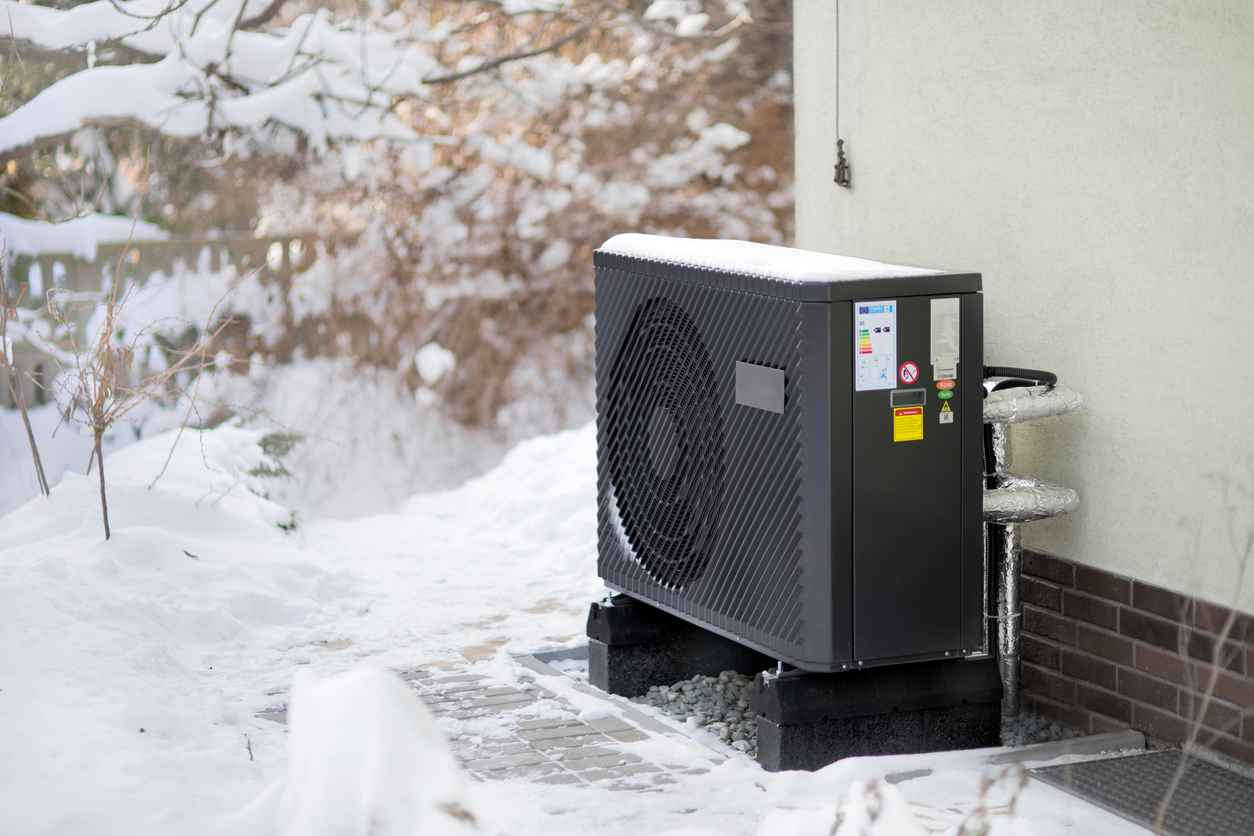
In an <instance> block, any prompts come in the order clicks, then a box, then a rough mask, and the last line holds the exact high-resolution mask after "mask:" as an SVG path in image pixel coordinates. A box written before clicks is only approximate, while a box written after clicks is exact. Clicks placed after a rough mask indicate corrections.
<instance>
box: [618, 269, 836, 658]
mask: <svg viewBox="0 0 1254 836" xmlns="http://www.w3.org/2000/svg"><path fill="white" fill-rule="evenodd" d="M600 263H601V262H600V261H598V264H600ZM668 269H669V268H667V267H665V266H661V267H655V268H654V269H653V270H652V272H653V275H644V274H641V273H636V272H627V271H624V270H618V269H614V268H611V267H606V266H600V267H598V270H597V280H596V295H597V322H596V346H597V348H596V351H597V443H598V448H599V449H598V474H597V476H598V500H599V509H598V540H599V542H598V546H599V548H598V555H599V557H598V569H599V571H600V575H601V577H602V578H603V579H604V580H605V581H606V583H607V584H608V585H610V586H611V587H613V588H615V589H618V590H621V591H623V592H627V593H630V594H632V595H634V596H636V597H639V598H642V599H643V600H646V601H649V602H652V603H655V604H657V605H658V606H661V607H663V608H665V609H668V610H670V611H672V612H676V613H679V614H681V615H684V616H685V617H687V618H691V619H694V620H697V621H699V622H701V623H704V624H706V625H708V626H710V627H712V628H714V629H716V630H719V631H721V632H724V633H726V634H728V635H732V636H735V637H738V638H741V639H743V640H745V641H747V642H749V643H751V644H753V645H755V646H757V647H759V648H763V649H767V650H769V651H770V652H771V653H772V654H773V655H775V657H776V658H781V659H800V658H804V657H805V650H806V649H805V647H804V641H803V633H804V631H803V613H802V610H801V588H802V582H803V566H802V550H801V542H802V526H803V520H802V515H801V507H802V493H803V484H802V482H803V476H802V466H801V453H802V445H801V439H800V427H801V415H802V409H803V404H804V403H805V401H806V398H805V391H806V385H807V384H806V379H807V378H806V373H807V369H806V368H805V367H804V364H803V362H802V358H803V354H804V353H803V352H802V350H801V349H802V335H803V329H802V318H801V310H802V303H801V302H799V301H797V300H792V299H781V298H771V297H768V296H764V295H761V294H757V293H749V292H745V291H738V290H729V289H725V288H721V287H714V286H709V285H703V284H700V283H697V282H692V281H676V280H675V279H674V276H673V275H668ZM670 272H674V271H673V270H670ZM738 360H739V361H744V362H747V363H753V364H756V365H761V366H769V367H772V368H776V369H782V370H783V371H784V411H783V413H781V414H776V413H773V412H768V411H764V410H761V409H755V408H752V407H747V406H743V405H740V404H737V403H736V398H735V387H736V375H735V364H736V361H738ZM820 373H821V374H823V375H826V368H824V369H823V370H822V371H821V372H820ZM822 456H823V459H822V461H821V462H820V466H824V464H825V462H826V451H823V453H822ZM820 557H825V555H823V556H820ZM813 617H814V618H815V619H816V623H818V624H823V623H827V622H826V621H825V620H830V612H828V613H814V614H813Z"/></svg>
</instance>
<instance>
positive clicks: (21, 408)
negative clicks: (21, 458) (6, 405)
mask: <svg viewBox="0 0 1254 836" xmlns="http://www.w3.org/2000/svg"><path fill="white" fill-rule="evenodd" d="M8 370H9V393H10V394H11V395H12V396H13V400H14V402H16V403H17V411H18V413H19V414H20V415H21V416H22V426H23V427H25V429H26V442H27V444H29V445H30V455H31V459H32V460H33V461H34V463H35V478H36V479H37V480H38V481H39V491H40V493H42V494H43V495H44V496H51V495H52V489H51V488H49V487H48V477H47V476H46V475H45V474H44V463H43V459H41V458H40V457H39V445H38V443H36V441H35V430H34V429H33V428H32V427H31V424H30V414H29V413H28V412H27V411H26V393H25V392H24V391H22V387H20V386H15V385H14V383H13V379H14V378H15V377H16V376H17V369H16V368H15V367H14V366H9V367H8Z"/></svg>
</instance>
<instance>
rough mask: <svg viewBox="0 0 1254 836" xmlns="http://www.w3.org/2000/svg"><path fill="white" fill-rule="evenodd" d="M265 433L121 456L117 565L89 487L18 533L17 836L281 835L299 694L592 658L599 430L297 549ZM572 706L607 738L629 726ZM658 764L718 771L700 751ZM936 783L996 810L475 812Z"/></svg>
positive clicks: (770, 815) (739, 782)
mask: <svg viewBox="0 0 1254 836" xmlns="http://www.w3.org/2000/svg"><path fill="white" fill-rule="evenodd" d="M261 435H262V434H261V433H259V432H256V431H251V430H245V429H238V428H231V427H223V428H219V429H217V430H214V431H211V432H207V433H203V434H199V433H188V434H186V435H184V437H183V439H182V440H181V441H180V443H179V444H178V445H177V448H176V449H175V452H174V455H173V457H172V459H171V462H170V465H169V468H168V470H167V472H166V473H165V475H164V476H163V477H162V478H161V480H160V481H159V482H158V483H157V484H156V486H155V487H153V488H151V489H150V488H149V484H150V482H151V481H152V479H153V477H154V476H155V475H156V474H157V473H158V472H159V471H160V470H161V467H162V464H163V462H164V461H165V459H166V456H167V453H168V452H169V451H170V449H171V444H172V442H173V436H172V435H165V436H159V437H157V438H153V439H149V440H146V441H143V442H140V443H137V444H135V445H132V446H130V447H127V448H125V449H123V450H120V451H119V452H117V453H115V454H114V455H112V456H110V457H109V458H108V459H107V464H108V473H109V476H110V484H111V488H110V505H111V508H112V510H113V523H114V532H115V534H114V537H113V539H112V540H111V541H108V542H104V541H103V540H102V539H101V535H100V528H99V511H98V506H97V502H98V498H97V495H96V484H95V482H94V481H93V480H91V479H87V478H85V477H81V476H67V477H66V479H65V480H64V481H63V482H62V484H61V485H59V486H58V487H57V488H56V489H55V491H54V494H53V497H52V498H51V500H43V499H36V500H33V501H31V502H30V503H27V504H26V505H24V506H22V507H20V508H18V509H17V510H15V511H14V512H12V513H10V514H9V515H7V516H5V517H3V518H0V612H2V613H3V614H4V620H3V622H2V626H0V832H3V833H6V834H36V833H39V834H43V833H49V834H54V833H55V834H80V833H81V834H89V833H90V834H95V833H106V832H124V833H128V834H150V833H151V834H171V833H232V832H234V833H240V834H243V833H257V834H261V833H277V832H279V831H278V830H277V829H276V828H275V827H274V826H273V823H272V822H271V823H270V824H269V825H267V821H268V820H267V819H266V816H265V810H266V809H268V808H267V806H266V805H267V803H269V802H266V801H265V799H267V798H272V797H273V796H274V794H275V793H276V792H278V791H279V790H278V789H276V787H277V788H281V785H282V782H283V780H284V779H285V776H287V775H289V771H288V762H287V756H288V736H287V732H286V730H285V729H284V727H283V726H282V725H280V724H277V723H274V722H271V721H268V720H265V719H262V718H260V717H258V716H257V715H258V713H259V712H262V711H264V710H265V709H268V708H272V707H273V706H274V705H275V704H276V703H281V702H283V701H284V699H285V697H286V694H287V693H288V689H289V688H290V686H291V683H292V680H293V677H294V675H296V674H297V673H299V672H303V671H309V672H312V674H313V675H314V676H315V677H316V676H322V675H329V674H333V673H337V672H342V671H347V670H350V669H354V668H357V667H358V666H359V665H361V664H362V663H365V662H368V663H370V664H372V665H376V666H384V667H389V668H393V669H398V670H400V669H412V668H414V667H415V666H431V665H436V666H438V665H440V664H456V665H460V666H462V667H465V668H467V669H468V670H471V671H472V672H475V673H482V674H484V675H488V676H490V677H491V678H493V679H498V680H501V681H504V682H518V681H519V680H520V678H523V677H525V676H526V675H527V674H526V672H525V671H523V670H522V669H521V668H520V667H519V666H518V665H517V663H515V662H513V661H512V660H511V659H510V657H509V654H510V653H518V652H525V651H532V650H535V649H537V648H540V647H552V646H558V645H569V644H572V643H576V642H578V641H579V640H580V638H581V636H582V633H583V622H584V617H585V615H586V608H587V605H588V602H589V601H590V600H592V599H593V598H594V597H596V596H597V595H599V594H600V593H601V587H600V585H599V583H598V582H597V579H596V576H595V560H594V555H595V537H596V532H595V519H594V518H595V486H594V479H595V461H594V447H595V444H594V433H593V430H592V428H591V427H585V428H583V429H580V430H575V431H571V432H566V433H561V434H558V435H553V436H548V437H545V438H540V439H536V440H533V441H530V442H527V443H525V444H523V445H521V446H520V447H519V448H517V449H516V450H515V451H514V452H512V453H511V454H510V455H509V456H508V457H507V458H506V460H505V461H504V462H503V463H502V464H501V465H500V466H499V467H498V468H497V469H496V470H495V471H493V472H492V473H490V474H488V475H486V476H484V477H481V478H479V479H476V480H473V481H471V482H469V483H467V484H466V485H464V486H462V487H461V488H458V489H456V490H454V491H450V492H446V493H441V494H432V495H425V496H419V497H416V498H414V499H412V500H411V501H409V502H408V503H407V504H406V505H405V506H404V507H403V508H401V509H400V510H399V511H398V512H397V513H394V514H388V515H384V516H377V517H369V518H359V519H354V520H336V521H330V520H326V521H298V522H297V525H296V528H295V530H294V531H290V532H289V531H286V530H285V529H287V528H290V526H291V523H292V517H291V515H290V512H289V511H287V510H286V509H285V508H284V507H283V506H282V505H280V504H279V503H277V502H275V501H271V500H269V499H266V498H265V494H267V493H275V494H276V495H277V491H278V485H279V484H280V483H277V482H275V481H274V480H273V479H272V478H270V477H268V476H266V473H267V472H268V471H270V470H272V469H273V467H274V465H275V462H273V461H272V460H270V459H268V458H267V457H266V455H265V454H264V453H263V452H262V450H261V448H260V447H259V445H258V442H259V440H260V437H261ZM10 465H11V463H10V462H6V463H5V466H10ZM294 478H296V479H299V478H300V475H299V474H296V475H295V477H294ZM570 700H571V702H572V705H573V706H574V708H575V710H576V711H578V712H580V713H581V714H582V715H583V716H584V717H595V716H598V712H601V713H604V712H606V711H612V708H611V707H610V706H609V704H608V703H606V704H605V705H597V704H592V703H595V702H596V701H595V700H594V699H593V698H590V697H587V696H581V695H572V696H570ZM439 722H440V723H444V726H443V728H444V730H445V731H446V732H447V731H449V730H450V729H449V726H448V724H447V722H446V720H440V721H439ZM657 745H658V746H664V747H668V749H667V751H666V752H665V753H664V754H659V753H654V754H656V755H657V756H658V757H665V758H666V759H667V760H669V761H675V760H676V759H678V760H679V761H680V762H681V763H682V762H683V760H684V758H688V759H691V760H692V762H693V763H694V764H695V763H699V762H700V761H701V759H703V758H705V763H706V764H707V765H708V751H707V750H704V749H703V748H702V747H701V746H699V745H697V744H695V743H693V744H690V745H689V746H688V747H687V748H686V749H685V748H684V747H683V746H681V745H679V744H677V743H675V742H674V741H673V740H669V739H667V740H659V741H657ZM920 764H923V765H926V766H927V768H932V769H934V774H932V775H930V776H928V777H923V778H919V779H917V780H913V781H910V782H907V783H906V784H903V785H901V787H900V789H901V790H902V791H903V792H904V795H905V798H906V800H907V801H908V802H909V803H910V805H911V806H912V807H913V809H914V810H915V814H916V815H918V816H919V818H920V819H921V820H923V821H925V822H927V824H928V829H929V830H933V831H938V832H939V831H944V830H951V829H952V828H954V827H956V826H957V825H958V824H959V823H960V822H961V821H962V820H963V818H964V817H965V816H966V815H967V814H969V813H970V811H971V810H972V809H973V808H974V806H975V805H976V803H977V796H978V792H979V786H978V784H979V775H980V771H981V767H980V761H979V760H978V759H977V758H974V756H972V755H968V754H963V755H941V756H926V757H922V758H888V759H858V760H855V761H848V762H845V763H842V764H838V765H836V766H834V767H830V768H828V769H826V770H823V771H822V772H820V773H817V774H814V775H802V774H784V775H776V776H772V775H767V774H766V773H763V772H762V771H761V770H759V769H758V768H757V766H756V765H755V764H753V763H752V762H751V761H749V760H748V759H747V758H739V757H735V758H730V759H729V760H728V761H726V762H725V763H723V764H721V765H719V766H717V767H715V768H714V769H713V770H712V771H710V772H708V773H706V774H694V775H681V776H679V777H680V780H677V781H676V783H674V784H669V785H666V786H663V787H656V788H653V790H652V791H650V792H645V793H631V792H615V791H613V790H611V789H609V788H605V787H600V786H577V787H570V786H548V785H539V784H533V783H527V782H526V781H522V780H518V781H506V782H492V783H491V784H474V785H472V786H471V787H470V789H469V790H468V792H469V795H470V799H471V801H473V803H474V809H476V810H477V811H478V813H479V815H480V817H481V821H482V822H483V824H484V827H485V828H486V832H494V833H495V832H501V833H511V834H532V833H535V834H540V833H544V834H554V833H559V834H560V833H571V834H574V833H589V832H598V833H610V834H612V833H624V834H626V833H660V832H667V831H671V830H676V831H678V830H680V829H683V828H690V829H691V828H699V829H702V830H704V831H705V832H714V833H744V834H750V833H755V832H761V833H776V832H784V833H787V832H795V833H799V834H802V833H810V832H816V831H811V830H809V829H806V828H808V827H816V826H819V823H821V822H823V821H825V822H826V824H823V825H822V827H823V832H827V829H828V828H830V824H831V822H832V820H833V817H834V816H835V811H836V805H837V803H838V802H839V801H840V800H841V799H842V798H844V797H845V796H846V794H847V792H848V791H849V789H850V787H851V786H852V785H853V783H854V782H855V781H856V780H859V779H867V778H873V777H875V776H877V775H882V774H885V773H886V772H890V771H893V772H895V771H903V770H908V769H911V768H912V765H914V766H918V765H920ZM350 778H351V776H350ZM997 792H1000V790H996V791H995V792H994V801H996V795H997ZM894 797H896V796H894ZM258 799H261V800H260V801H258ZM250 805H252V806H251V807H250ZM890 806H891V805H890ZM259 810H260V811H261V812H260V813H259V812H258V811H259ZM1019 810H1020V812H1021V814H1022V815H1021V817H1020V818H1019V819H1017V820H1016V821H1014V822H1011V821H1010V820H1008V819H1006V818H1005V816H1004V815H1003V816H1002V817H1001V818H995V822H996V823H997V826H996V827H995V832H1006V833H1011V832H1014V833H1022V832H1028V830H1027V829H1026V828H1027V825H1026V824H1024V820H1026V821H1030V822H1031V831H1032V832H1036V833H1042V834H1044V833H1056V832H1059V833H1066V832H1074V833H1110V834H1116V833H1132V832H1138V831H1137V830H1136V829H1135V828H1132V827H1131V826H1130V825H1126V824H1124V823H1122V822H1120V821H1119V820H1116V819H1114V818H1113V817H1111V816H1108V815H1106V814H1104V813H1100V812H1098V811H1095V810H1093V809H1092V808H1089V807H1087V806H1085V805H1083V804H1081V803H1079V802H1075V801H1073V800H1071V799H1069V798H1068V797H1067V796H1065V795H1062V794H1061V793H1058V792H1057V791H1055V790H1052V789H1050V788H1048V787H1044V786H1042V785H1039V784H1036V783H1033V784H1031V785H1029V787H1028V789H1027V790H1026V791H1025V792H1024V794H1023V795H1022V796H1021V797H1020V799H1019ZM239 811H246V812H245V813H243V814H240V813H239ZM690 832H696V831H695V830H691V831H690ZM842 832H843V831H842ZM876 832H879V831H876ZM884 832H890V831H884Z"/></svg>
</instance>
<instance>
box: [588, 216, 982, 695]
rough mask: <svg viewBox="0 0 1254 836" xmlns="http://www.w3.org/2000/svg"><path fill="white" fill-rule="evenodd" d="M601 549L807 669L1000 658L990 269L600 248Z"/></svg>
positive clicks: (699, 612)
mask: <svg viewBox="0 0 1254 836" xmlns="http://www.w3.org/2000/svg"><path fill="white" fill-rule="evenodd" d="M595 262H596V379H597V380H596V385H597V467H598V482H597V489H598V499H599V511H598V569H599V573H600V575H601V578H602V579H604V581H605V583H606V584H607V585H608V586H609V587H610V588H611V589H614V590H617V591H619V592H622V593H625V594H627V595H628V596H630V597H633V598H636V599H638V600H640V601H643V602H645V603H647V604H650V605H652V606H654V607H657V608H660V609H662V610H665V611H667V612H670V613H672V614H674V615H677V616H679V617H681V618H683V619H686V620H688V621H691V622H694V623H696V624H698V625H700V626H702V627H704V628H706V629H709V630H712V631H714V632H716V633H720V634H722V635H724V636H727V637H729V638H732V639H734V640H736V641H737V642H740V643H742V644H744V645H747V646H749V647H752V648H754V649H756V650H759V651H761V652H763V653H765V654H768V655H769V656H771V657H773V658H775V659H778V660H781V661H783V662H786V663H788V664H790V665H793V666H796V667H798V668H801V669H804V670H810V671H829V672H830V671H840V670H847V669H852V668H857V667H869V666H874V665H886V664H892V663H897V662H906V661H915V660H925V659H938V658H956V657H962V656H975V655H982V654H983V653H984V652H985V650H986V646H985V645H986V639H985V636H984V632H983V623H982V622H983V618H984V614H985V604H986V597H987V591H986V590H987V584H986V574H985V565H984V549H983V535H982V517H981V501H982V500H981V492H982V479H981V474H982V470H983V467H982V425H983V417H982V396H983V392H982V385H981V384H982V377H983V360H984V357H983V314H982V308H981V297H980V293H979V291H980V276H979V275H978V274H975V273H952V272H946V271H941V270H927V269H921V268H917V267H901V266H893V265H889V264H880V263H877V262H873V261H865V260H862V259H856V258H846V257H842V256H835V255H824V254H820V253H811V252H805V251H800V250H792V249H786V248H783V247H771V246H765V245H760V244H750V243H746V242H740V241H700V240H688V239H673V238H665V237H659V236H649V235H620V236H617V237H615V238H612V239H610V240H609V241H607V242H606V243H605V244H604V245H603V246H602V247H601V249H600V250H598V251H597V253H596V258H595Z"/></svg>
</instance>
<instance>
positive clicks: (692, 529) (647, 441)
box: [605, 298, 724, 589]
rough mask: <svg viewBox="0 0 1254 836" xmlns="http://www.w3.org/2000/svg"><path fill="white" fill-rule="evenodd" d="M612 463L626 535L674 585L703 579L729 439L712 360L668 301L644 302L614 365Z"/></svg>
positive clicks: (652, 569)
mask: <svg viewBox="0 0 1254 836" xmlns="http://www.w3.org/2000/svg"><path fill="white" fill-rule="evenodd" d="M607 394H608V397H607V399H606V406H607V409H606V416H605V417H606V425H607V426H608V427H609V428H611V430H610V437H609V438H608V439H607V440H608V442H609V443H608V454H609V455H608V466H609V477H610V483H611V485H612V487H613V491H614V501H615V504H616V506H617V510H618V514H619V518H620V520H621V522H622V526H623V530H624V532H625V533H626V536H627V540H628V542H629V543H630V544H631V548H632V550H633V551H634V552H635V554H636V557H637V559H638V560H639V561H640V563H641V565H642V566H643V567H644V569H645V571H647V572H648V573H649V574H650V576H652V577H653V579H654V580H656V581H657V582H658V583H660V584H662V585H663V586H666V587H669V588H671V589H683V588H684V587H685V586H687V585H688V584H689V583H691V582H692V581H694V580H696V579H698V578H700V577H701V575H702V574H703V573H704V571H705V569H706V567H707V566H708V565H709V562H710V558H711V555H712V553H713V550H714V547H715V543H716V542H717V540H718V524H719V517H720V514H721V511H722V501H723V490H724V435H723V422H722V418H721V413H720V410H719V401H718V388H717V379H716V377H715V373H714V363H713V361H712V360H711V358H710V354H709V352H708V351H707V350H706V347H705V345H704V343H703V342H702V340H701V334H700V332H699V331H698V330H697V326H696V325H695V324H694V323H693V321H692V320H691V319H690V318H689V316H688V314H687V313H685V312H684V310H683V308H681V307H679V305H677V304H675V303H674V302H672V301H671V300H669V299H664V298H652V299H647V300H645V301H644V302H642V303H641V304H640V305H639V307H637V308H636V310H635V312H634V314H633V315H632V319H631V323H630V325H629V326H628V331H627V337H626V340H625V341H624V343H623V346H622V348H621V350H620V351H619V352H618V355H617V356H616V357H615V358H614V362H613V365H612V367H611V371H610V386H609V391H608V393H607Z"/></svg>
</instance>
